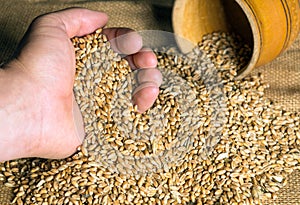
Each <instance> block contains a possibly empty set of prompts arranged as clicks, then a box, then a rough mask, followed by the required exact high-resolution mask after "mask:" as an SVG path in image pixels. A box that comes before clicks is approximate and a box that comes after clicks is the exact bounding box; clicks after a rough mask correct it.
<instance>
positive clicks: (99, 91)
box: [0, 30, 300, 205]
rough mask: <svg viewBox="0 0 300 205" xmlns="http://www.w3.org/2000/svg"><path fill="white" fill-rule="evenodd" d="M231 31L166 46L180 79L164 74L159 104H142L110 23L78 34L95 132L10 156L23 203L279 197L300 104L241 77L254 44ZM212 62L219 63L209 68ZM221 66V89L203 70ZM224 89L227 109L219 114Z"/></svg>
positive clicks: (0, 175)
mask: <svg viewBox="0 0 300 205" xmlns="http://www.w3.org/2000/svg"><path fill="white" fill-rule="evenodd" d="M228 39H234V38H233V37H232V36H231V37H230V35H229V34H226V33H214V34H212V35H208V36H207V37H206V38H205V39H204V40H203V42H201V43H200V44H199V46H197V47H196V48H195V49H194V51H193V52H192V53H190V54H189V56H185V55H183V54H180V53H179V52H177V51H176V50H175V49H160V50H158V51H157V52H156V55H157V58H158V68H159V69H160V70H161V71H162V73H163V76H164V77H165V78H167V79H169V80H170V81H171V83H172V84H173V85H174V86H172V87H168V86H167V85H168V84H166V82H164V83H165V84H163V85H162V87H161V91H160V95H159V97H158V99H157V100H156V102H155V104H154V106H153V107H152V108H151V109H150V110H149V111H147V112H146V113H144V114H138V113H137V112H136V108H135V107H134V106H132V105H131V103H130V101H129V100H128V99H130V98H131V92H130V91H131V90H132V88H131V87H130V86H133V87H134V82H132V81H134V78H133V77H132V75H134V72H133V71H131V70H130V68H129V66H128V62H127V61H126V60H124V59H122V58H121V57H120V56H119V55H118V54H117V53H115V52H114V51H113V50H112V49H111V48H110V44H109V42H108V41H107V39H106V36H104V35H103V34H102V33H101V30H98V31H96V32H95V33H94V34H91V35H87V36H85V37H82V38H74V39H73V43H74V47H75V50H76V69H77V74H76V82H75V85H74V92H75V94H76V100H77V102H78V104H79V105H80V109H81V112H82V113H83V117H84V123H85V131H86V133H87V137H86V139H85V141H84V144H83V145H82V146H81V147H80V148H79V150H78V152H77V153H76V154H74V155H73V156H72V157H69V158H67V159H64V160H43V159H21V160H15V161H9V162H5V163H3V164H0V181H2V182H3V183H4V184H5V185H6V186H8V187H12V188H14V193H15V198H14V201H13V203H14V204H18V205H21V204H42V205H46V204H74V205H79V204H211V205H213V204H231V205H232V204H261V203H262V201H263V200H265V199H268V198H274V197H276V192H277V191H278V190H279V189H280V188H281V187H283V186H284V185H285V184H286V183H287V180H286V177H287V175H288V174H290V173H291V172H292V171H293V170H295V169H297V168H298V167H299V160H300V153H299V149H298V147H299V143H300V141H299V139H300V131H299V114H298V113H291V112H286V111H284V110H282V109H281V108H280V107H278V106H276V105H275V104H274V103H272V102H271V101H270V100H269V99H266V98H265V97H264V89H265V88H267V85H266V84H265V83H264V82H263V76H260V75H259V76H249V77H247V78H245V79H243V80H234V76H235V75H236V71H237V69H238V68H239V65H240V64H241V62H243V59H242V58H243V57H244V54H245V53H240V55H234V56H233V55H232V52H229V51H230V50H231V49H229V50H227V51H226V48H230V47H234V46H236V45H235V42H234V41H233V40H228ZM216 44H218V46H217V47H216V46H214V45H216ZM208 45H210V46H211V47H210V48H209V49H206V47H207V46H208ZM222 45H224V46H222ZM212 48H215V50H213V49H212ZM240 48H243V47H240ZM243 50H244V51H245V52H246V53H247V48H246V47H245V48H244V49H243ZM216 55H217V56H218V55H220V57H216ZM198 58H199V59H198ZM211 67H216V68H217V73H214V72H212V73H207V72H206V71H211V69H206V68H211ZM215 74H217V75H218V76H219V78H220V79H221V82H222V86H220V87H214V89H211V88H209V87H208V86H207V85H208V83H209V82H206V79H205V78H204V79H203V75H204V76H206V77H209V76H211V75H215ZM172 79H174V80H173V81H172ZM126 82H127V85H126ZM129 82H132V83H129ZM183 83H184V84H185V86H182V85H183ZM179 85H180V86H179ZM220 89H222V93H223V94H224V96H221V97H222V98H221V99H222V100H223V101H224V102H225V111H224V112H223V115H221V114H220V115H215V114H214V112H215V111H214V109H212V108H213V106H214V102H215V101H214V99H220V98H219V97H220V96H217V95H216V93H218V92H216V91H220ZM189 98H190V99H189ZM184 99H188V100H187V101H184ZM182 102H186V103H188V104H189V106H192V111H191V110H189V106H185V105H184V104H182ZM222 108H224V107H222ZM217 116H219V117H220V118H222V117H224V118H225V121H224V124H223V126H222V127H221V128H222V129H220V130H219V128H220V127H218V126H213V125H214V123H211V122H214V120H215V119H213V118H217ZM156 117H157V118H156ZM194 121H195V122H194ZM121 122H122V123H121ZM188 123H190V124H191V126H190V127H189V128H191V127H194V129H192V128H191V129H187V128H188V127H187V124H188ZM193 123H194V124H193ZM151 126H153V128H151ZM151 129H153V130H156V131H155V133H161V134H160V135H155V136H153V135H152V133H153V132H149V130H151ZM212 129H213V130H214V132H213V133H215V134H209V133H210V131H211V130H212ZM128 130H131V131H132V132H130V133H133V132H136V133H134V134H133V135H130V134H129V133H128V132H127V131H128ZM180 130H181V131H180ZM191 130H192V131H191ZM181 132H182V134H178V133H181ZM188 132H190V133H189V134H190V135H188V136H189V137H188V138H187V137H186V136H187V134H186V133H188ZM166 133H167V134H166ZM144 134H145V135H144ZM189 139H190V141H189ZM173 148H174V149H173ZM136 159H138V160H136ZM143 170H144V171H143ZM145 170H146V171H145Z"/></svg>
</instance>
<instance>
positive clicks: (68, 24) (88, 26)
mask: <svg viewBox="0 0 300 205" xmlns="http://www.w3.org/2000/svg"><path fill="white" fill-rule="evenodd" d="M40 19H41V20H43V21H44V23H45V24H48V25H49V26H53V27H54V28H55V27H59V28H61V29H62V30H63V31H65V32H66V33H67V35H68V37H69V38H72V37H74V36H83V35H86V34H89V33H92V32H93V31H95V30H96V29H97V28H100V27H103V26H104V25H105V24H106V23H107V21H108V16H107V15H106V14H105V13H102V12H98V11H92V10H89V9H84V8H71V9H64V10H61V11H57V12H53V13H49V14H46V15H43V16H42V17H41V18H40Z"/></svg>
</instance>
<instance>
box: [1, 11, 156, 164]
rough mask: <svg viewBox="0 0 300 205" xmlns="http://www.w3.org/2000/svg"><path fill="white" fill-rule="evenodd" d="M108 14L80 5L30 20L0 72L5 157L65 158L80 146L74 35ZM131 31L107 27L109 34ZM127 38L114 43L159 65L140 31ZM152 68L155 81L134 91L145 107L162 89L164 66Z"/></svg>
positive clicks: (143, 63) (136, 58) (139, 62)
mask: <svg viewBox="0 0 300 205" xmlns="http://www.w3.org/2000/svg"><path fill="white" fill-rule="evenodd" d="M107 20H108V17H107V16H106V14H104V13H100V12H96V11H90V10H87V9H78V8H76V9H67V10H63V11H59V12H54V13H51V14H47V15H43V16H41V17H39V18H37V19H35V21H34V22H33V23H32V24H31V26H30V28H29V30H28V31H27V33H26V35H25V36H24V39H23V40H22V43H21V46H20V52H19V53H18V54H17V57H16V58H15V59H14V60H13V61H12V62H10V63H9V64H8V65H7V66H6V67H5V69H4V70H3V71H1V72H0V132H1V133H3V134H1V136H0V138H1V141H0V161H3V160H10V159H15V158H21V157H43V158H64V157H67V156H69V155H71V154H72V153H74V152H75V151H76V148H77V147H78V146H79V145H80V144H81V143H82V141H83V138H84V129H83V122H82V117H81V113H80V111H79V108H78V106H77V104H76V102H75V101H74V96H73V84H74V75H75V54H74V48H73V45H72V43H71V41H70V38H72V37H74V36H83V35H85V34H88V33H92V32H93V31H94V30H96V29H97V28H99V27H103V26H104V25H105V24H106V22H107ZM128 32H131V30H129V29H117V28H114V29H105V30H104V33H105V34H106V35H107V36H108V38H109V39H112V38H116V37H117V36H118V35H122V34H125V33H128ZM123 40H125V41H117V43H116V45H115V48H116V49H117V50H118V51H119V52H121V53H124V54H127V55H129V56H128V58H129V59H130V63H131V64H132V65H135V66H136V67H138V68H155V67H156V64H157V60H156V57H155V55H154V53H153V52H152V51H149V50H148V51H144V50H141V48H142V40H141V38H140V37H139V36H138V35H137V34H136V33H134V32H131V33H130V35H127V37H126V39H123ZM128 45H130V46H128ZM151 70H152V71H151V72H152V73H151V72H150V73H148V74H147V75H149V74H150V76H152V77H150V79H152V80H153V81H155V82H153V83H150V84H146V85H142V87H140V88H138V91H137V92H136V93H135V95H134V96H133V101H134V103H136V104H137V105H138V108H139V109H140V111H145V110H146V109H148V108H149V107H150V106H151V105H152V104H153V103H154V101H155V99H156V97H157V95H158V92H159V87H158V86H159V85H160V82H161V75H160V72H159V71H158V70H155V69H151ZM146 73H147V72H146ZM153 76H154V77H153ZM146 78H147V76H146ZM2 85H7V86H4V88H5V89H4V88H3V86H2ZM5 96H8V97H5Z"/></svg>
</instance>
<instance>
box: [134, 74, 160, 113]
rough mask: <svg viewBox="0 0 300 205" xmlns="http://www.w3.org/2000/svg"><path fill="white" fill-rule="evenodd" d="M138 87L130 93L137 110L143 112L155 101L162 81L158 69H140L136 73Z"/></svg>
mask: <svg viewBox="0 0 300 205" xmlns="http://www.w3.org/2000/svg"><path fill="white" fill-rule="evenodd" d="M137 83H138V87H137V88H136V89H135V90H134V92H133V94H132V102H133V104H134V105H137V107H138V111H139V112H141V113H142V112H145V111H146V110H148V109H149V108H150V107H151V106H152V105H153V103H154V102H155V100H156V98H157V96H158V94H159V86H160V85H161V83H162V75H161V73H160V71H159V70H158V69H155V68H146V69H140V70H138V73H137Z"/></svg>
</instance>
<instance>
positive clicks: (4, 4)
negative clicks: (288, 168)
mask: <svg viewBox="0 0 300 205" xmlns="http://www.w3.org/2000/svg"><path fill="white" fill-rule="evenodd" d="M0 5H1V6H0V65H1V64H3V63H5V62H7V61H8V60H9V59H10V58H11V56H12V54H13V52H14V50H15V49H16V48H17V45H18V42H19V41H20V40H21V38H22V36H23V35H24V33H25V31H26V29H27V27H28V26H29V24H30V22H31V21H32V20H33V19H34V18H35V17H36V16H38V15H40V14H43V13H46V12H50V11H55V10H59V9H63V8H67V7H74V6H76V7H85V8H89V9H93V10H99V11H103V12H106V13H107V14H108V15H109V17H110V20H109V23H108V25H107V27H117V26H121V27H130V28H133V29H135V30H167V31H170V29H171V24H170V16H168V15H166V14H165V13H164V12H160V11H158V10H157V8H155V7H152V6H151V4H150V3H148V2H145V1H101V2H99V1H92V0H90V1H82V0H74V1H72V0H56V1H55V0H52V1H51V0H9V1H7V0H0ZM257 72H260V73H262V74H263V75H264V76H265V81H266V82H267V83H269V84H270V88H269V89H268V90H267V91H266V95H267V97H269V98H271V99H272V100H273V101H275V102H276V103H277V104H278V105H282V106H283V108H284V109H286V110H289V111H298V112H299V111H300V36H298V39H297V40H296V41H295V42H294V44H293V45H292V46H291V47H290V48H289V49H288V50H287V51H286V52H284V53H283V54H281V55H280V56H279V57H278V58H277V59H275V60H274V61H273V62H271V63H269V64H267V65H265V66H262V67H260V68H257V69H255V70H254V71H253V73H257ZM12 197H13V190H12V189H9V188H6V187H5V186H4V185H3V184H1V182H0V204H1V205H6V204H9V202H10V201H11V199H12ZM265 204H277V205H297V204H300V172H299V171H296V172H294V173H293V174H291V176H290V178H289V183H288V185H287V186H286V187H284V188H283V189H282V190H281V191H280V193H279V197H278V198H277V199H276V200H273V201H268V202H266V203H265Z"/></svg>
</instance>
